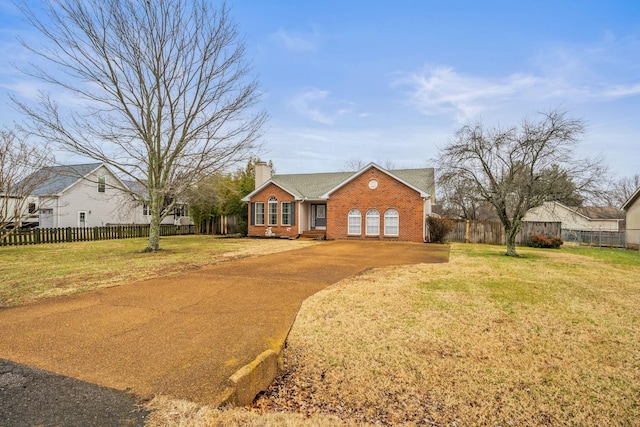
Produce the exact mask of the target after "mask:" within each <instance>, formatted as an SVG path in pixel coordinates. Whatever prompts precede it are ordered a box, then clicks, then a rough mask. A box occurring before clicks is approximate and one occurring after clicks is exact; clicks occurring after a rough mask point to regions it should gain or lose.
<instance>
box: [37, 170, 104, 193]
mask: <svg viewBox="0 0 640 427" xmlns="http://www.w3.org/2000/svg"><path fill="white" fill-rule="evenodd" d="M101 165H102V163H87V164H82V165H66V166H50V167H46V168H42V169H40V170H39V171H37V172H35V174H38V175H40V176H42V179H43V181H42V183H41V184H40V185H38V186H37V187H36V188H35V189H34V190H33V191H32V192H31V194H32V195H34V196H44V195H50V194H58V193H60V192H62V191H64V190H65V189H66V188H68V187H69V186H71V185H73V184H74V183H75V182H77V181H78V180H79V179H81V178H82V177H83V176H85V175H87V174H88V173H89V172H91V171H93V170H95V169H97V168H98V167H100V166H101Z"/></svg>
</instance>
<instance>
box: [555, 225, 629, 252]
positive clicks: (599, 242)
mask: <svg viewBox="0 0 640 427" xmlns="http://www.w3.org/2000/svg"><path fill="white" fill-rule="evenodd" d="M562 240H564V241H565V242H567V243H577V244H578V245H587V246H600V247H611V248H624V247H626V246H627V242H626V237H625V232H624V231H599V230H598V231H586V230H568V229H565V228H563V229H562Z"/></svg>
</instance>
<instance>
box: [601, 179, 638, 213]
mask: <svg viewBox="0 0 640 427" xmlns="http://www.w3.org/2000/svg"><path fill="white" fill-rule="evenodd" d="M639 188H640V174H635V175H633V176H627V177H624V178H620V179H619V180H617V181H614V182H613V183H612V185H611V188H610V189H609V191H607V194H608V196H609V203H610V204H611V206H615V207H616V208H621V207H622V205H624V204H625V203H626V202H627V200H629V199H630V198H631V196H633V194H634V193H635V192H636V191H637V190H638V189H639Z"/></svg>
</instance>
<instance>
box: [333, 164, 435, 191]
mask: <svg viewBox="0 0 640 427" xmlns="http://www.w3.org/2000/svg"><path fill="white" fill-rule="evenodd" d="M371 168H375V169H377V170H379V171H380V172H382V173H384V174H386V175H388V176H390V177H391V178H393V179H395V180H396V181H398V182H400V183H402V184H404V185H406V186H407V187H409V188H412V189H413V190H415V191H417V192H418V193H420V196H421V197H433V186H434V179H433V177H434V174H433V169H432V168H424V169H398V170H386V169H383V168H381V167H380V166H378V165H376V164H375V163H369V164H368V165H367V166H365V167H364V168H362V169H361V170H360V171H358V172H356V173H354V174H353V175H352V176H350V177H349V178H347V179H345V180H344V181H342V182H341V183H339V184H338V185H336V186H335V187H333V188H331V189H330V190H329V191H327V192H326V193H324V194H323V197H322V198H329V195H330V194H331V193H333V192H334V191H336V190H338V189H339V188H342V187H344V186H345V185H347V184H349V183H350V182H351V181H353V180H354V179H356V178H357V177H359V176H361V175H362V174H364V173H365V172H366V171H368V170H370V169H371Z"/></svg>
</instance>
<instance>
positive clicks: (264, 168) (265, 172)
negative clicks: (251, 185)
mask: <svg viewBox="0 0 640 427" xmlns="http://www.w3.org/2000/svg"><path fill="white" fill-rule="evenodd" d="M255 173H256V185H255V188H258V187H260V186H261V185H262V184H264V183H265V182H267V181H269V180H270V179H271V177H272V176H273V171H272V170H271V166H269V165H268V164H266V163H265V162H256V165H255Z"/></svg>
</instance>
